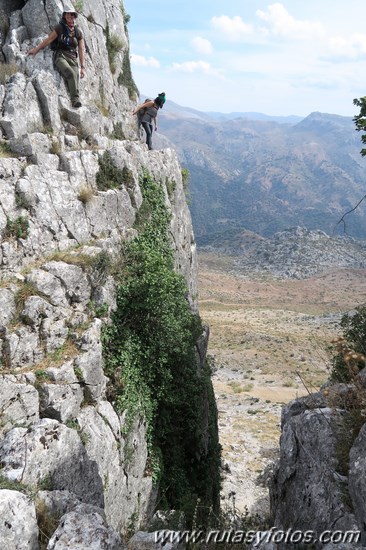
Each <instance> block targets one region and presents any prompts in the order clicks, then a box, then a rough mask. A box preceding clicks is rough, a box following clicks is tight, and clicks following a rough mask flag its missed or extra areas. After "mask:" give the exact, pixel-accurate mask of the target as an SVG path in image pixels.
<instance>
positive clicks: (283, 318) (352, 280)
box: [198, 252, 366, 516]
mask: <svg viewBox="0 0 366 550" xmlns="http://www.w3.org/2000/svg"><path fill="white" fill-rule="evenodd" d="M198 257H199V308H200V314H201V317H202V319H203V321H204V323H205V324H207V325H209V327H210V342H209V355H211V356H212V357H214V359H215V365H216V370H215V373H214V376H213V383H214V388H215V393H216V399H217V406H218V410H219V431H220V441H221V445H222V447H223V462H224V464H225V470H226V473H225V478H224V482H223V488H222V500H223V504H225V503H226V505H227V507H228V508H233V507H235V508H236V509H238V510H240V511H244V510H245V508H246V507H247V508H248V509H249V510H250V512H251V513H255V512H258V513H259V514H261V515H263V516H265V515H266V513H267V512H268V489H267V488H266V487H265V486H263V483H261V479H263V477H264V476H261V474H263V472H264V471H265V469H266V468H267V469H268V468H269V467H270V465H271V464H272V463H273V461H274V460H275V459H276V457H277V456H278V450H279V436H280V426H279V424H280V417H281V408H282V405H283V404H284V403H287V402H288V401H290V400H291V399H294V398H296V397H297V396H301V395H305V394H307V393H308V392H314V391H317V390H318V389H319V387H320V385H321V384H322V383H323V382H324V381H325V380H326V379H327V377H328V374H329V366H330V358H331V356H332V344H331V341H332V339H333V338H334V337H335V336H337V335H339V334H340V330H339V320H340V317H341V315H342V314H343V313H344V312H346V311H350V310H352V309H353V308H354V307H356V306H358V305H360V304H363V303H365V302H366V277H365V274H366V273H365V271H364V270H336V271H332V272H329V273H324V274H322V275H319V276H317V277H312V278H309V279H304V280H278V279H277V280H276V279H274V278H270V277H268V275H267V276H266V277H260V276H258V275H256V279H254V278H249V277H248V276H245V277H244V276H241V274H240V273H238V272H236V271H235V270H234V265H233V259H232V258H230V257H226V256H224V255H220V256H217V255H215V254H213V253H208V252H200V253H199V256H198Z"/></svg>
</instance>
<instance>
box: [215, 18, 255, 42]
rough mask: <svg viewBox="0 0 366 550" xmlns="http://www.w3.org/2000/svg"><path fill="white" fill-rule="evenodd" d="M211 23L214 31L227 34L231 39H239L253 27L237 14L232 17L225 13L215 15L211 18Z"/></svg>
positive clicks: (249, 32)
mask: <svg viewBox="0 0 366 550" xmlns="http://www.w3.org/2000/svg"><path fill="white" fill-rule="evenodd" d="M211 25H212V27H213V28H214V29H215V30H216V31H218V32H219V33H222V34H224V35H227V37H228V38H230V40H233V41H236V40H240V39H241V38H243V37H245V36H247V35H250V34H252V32H253V27H252V26H251V25H248V24H247V23H244V21H243V20H242V18H241V17H240V16H239V15H235V16H234V17H232V18H230V17H228V16H227V15H220V16H215V17H213V18H212V19H211Z"/></svg>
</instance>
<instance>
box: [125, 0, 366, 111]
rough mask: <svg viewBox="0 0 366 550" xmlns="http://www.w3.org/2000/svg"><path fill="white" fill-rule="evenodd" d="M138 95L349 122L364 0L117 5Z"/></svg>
mask: <svg viewBox="0 0 366 550" xmlns="http://www.w3.org/2000/svg"><path fill="white" fill-rule="evenodd" d="M124 6H125V10H126V12H127V13H128V14H129V15H130V17H131V20H130V22H129V23H128V30H129V37H130V45H131V52H130V53H131V65H132V72H133V75H134V79H135V82H136V84H137V86H138V88H139V90H140V93H141V94H144V95H147V96H155V95H157V94H158V93H159V92H162V91H165V92H166V94H167V98H168V99H170V100H172V101H174V102H176V103H179V104H180V105H183V106H188V107H192V108H194V109H198V110H201V111H220V112H225V113H228V112H233V111H239V112H240V111H241V112H245V111H246V112H248V111H256V112H261V113H266V114H269V115H299V116H306V115H308V114H309V113H311V112H313V111H320V112H323V113H334V114H339V115H345V116H353V115H355V114H357V112H358V111H357V108H356V107H355V106H354V105H353V99H354V98H356V97H357V98H358V97H361V96H364V95H366V0H287V1H283V2H268V1H262V0H257V1H255V0H227V1H226V2H222V1H219V0H196V1H193V0H185V2H180V1H179V0H176V1H175V2H174V1H173V0H169V1H168V0H155V1H153V0H124Z"/></svg>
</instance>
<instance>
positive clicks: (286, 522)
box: [270, 384, 366, 549]
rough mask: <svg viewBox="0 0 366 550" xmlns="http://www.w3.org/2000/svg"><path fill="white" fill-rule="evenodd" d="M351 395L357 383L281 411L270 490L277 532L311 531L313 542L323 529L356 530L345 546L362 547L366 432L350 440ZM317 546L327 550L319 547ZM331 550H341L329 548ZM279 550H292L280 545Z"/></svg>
mask: <svg viewBox="0 0 366 550" xmlns="http://www.w3.org/2000/svg"><path fill="white" fill-rule="evenodd" d="M355 391H356V392H358V391H360V386H359V385H357V384H356V387H355V386H353V384H350V385H345V384H335V385H333V386H330V387H329V388H328V389H327V390H325V392H324V393H325V395H326V397H325V396H324V395H323V393H317V394H313V395H309V396H307V397H303V398H300V399H297V400H295V401H292V402H290V403H289V404H288V405H287V406H285V407H284V409H283V413H282V435H281V440H280V446H281V452H280V459H279V462H278V464H277V468H276V471H275V473H274V476H273V478H272V481H271V486H270V496H271V511H272V521H273V524H274V525H275V526H276V528H277V529H281V530H283V531H285V532H286V531H287V530H288V529H291V530H292V531H295V530H301V531H303V532H305V531H312V532H313V533H314V534H315V536H316V537H319V536H320V535H321V533H324V532H325V531H327V530H329V531H331V532H333V533H335V532H338V533H339V532H343V533H345V532H352V531H355V532H357V533H358V534H357V535H355V537H356V538H355V539H354V540H353V541H350V540H347V541H344V542H348V543H351V544H350V546H347V545H345V548H348V547H349V548H356V547H362V548H363V547H364V546H365V542H366V531H365V523H364V517H365V516H364V513H365V506H364V493H365V488H364V479H365V478H364V473H365V459H364V456H365V444H366V439H365V434H366V432H365V429H364V428H365V426H363V427H362V428H361V430H360V433H359V435H358V437H357V438H356V439H354V437H352V435H351V434H352V430H353V428H354V422H355V421H354V419H353V421H352V423H351V424H349V410H348V411H347V407H345V404H346V403H350V402H351V400H352V399H354V396H355ZM356 395H357V393H356ZM359 395H361V394H359ZM347 419H348V421H347ZM350 536H351V535H350ZM324 542H331V541H330V540H329V539H328V541H324ZM334 542H335V541H334ZM340 542H342V541H341V540H338V543H340ZM362 544H363V545H364V546H362ZM293 547H294V548H295V547H296V545H293ZM315 547H316V548H328V546H325V544H321V543H320V542H318V543H317V544H316V546H315ZM333 547H337V548H340V547H341V546H337V545H335V546H333V545H330V546H329V548H333ZM277 548H278V549H282V548H286V549H287V548H292V546H291V545H288V544H282V545H281V544H278V545H277Z"/></svg>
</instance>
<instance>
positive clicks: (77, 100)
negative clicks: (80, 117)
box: [72, 99, 81, 109]
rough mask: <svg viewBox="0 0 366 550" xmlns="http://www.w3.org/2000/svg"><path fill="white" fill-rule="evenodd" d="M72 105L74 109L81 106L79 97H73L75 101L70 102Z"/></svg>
mask: <svg viewBox="0 0 366 550" xmlns="http://www.w3.org/2000/svg"><path fill="white" fill-rule="evenodd" d="M72 106H73V107H74V109H78V108H79V107H81V101H80V99H75V101H73V102H72Z"/></svg>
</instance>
